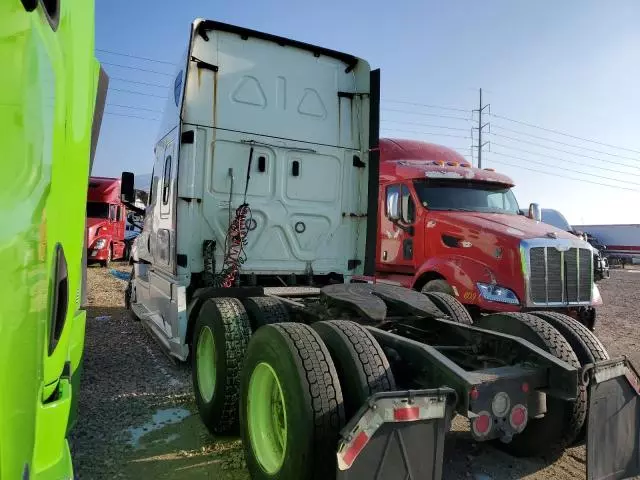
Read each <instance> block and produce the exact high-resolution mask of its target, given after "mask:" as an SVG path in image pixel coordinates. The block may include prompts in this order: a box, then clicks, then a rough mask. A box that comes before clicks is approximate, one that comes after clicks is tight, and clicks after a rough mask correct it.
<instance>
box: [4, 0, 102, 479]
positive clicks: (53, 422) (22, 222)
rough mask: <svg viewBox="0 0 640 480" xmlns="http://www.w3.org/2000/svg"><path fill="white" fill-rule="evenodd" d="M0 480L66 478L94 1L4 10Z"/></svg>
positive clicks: (97, 94) (79, 318) (10, 5)
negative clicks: (0, 479)
mask: <svg viewBox="0 0 640 480" xmlns="http://www.w3.org/2000/svg"><path fill="white" fill-rule="evenodd" d="M0 72H1V73H0V143H1V144H2V146H3V152H2V156H0V165H1V166H2V175H1V176H0V225H2V227H0V384H1V385H2V392H1V393H0V478H2V479H3V480H4V479H7V480H9V479H20V478H23V479H27V478H31V479H33V478H38V479H49V478H55V479H60V478H72V477H73V467H72V464H71V457H70V454H69V446H68V443H67V440H66V437H67V432H68V430H69V428H70V427H71V425H72V424H73V418H74V411H75V404H74V401H75V399H76V398H77V393H76V392H77V388H78V384H79V377H80V372H81V365H82V352H83V346H84V330H85V318H86V313H85V311H84V310H83V309H82V303H83V302H82V300H83V295H84V292H83V285H84V278H83V277H84V271H85V269H84V263H85V262H84V259H85V247H84V235H85V233H84V232H85V202H86V195H87V187H88V177H89V174H90V170H91V164H92V160H93V155H94V152H95V146H96V142H97V137H98V133H99V129H100V123H101V119H102V111H103V108H104V99H105V96H106V85H107V77H106V75H104V73H103V72H102V70H101V69H100V65H99V64H98V62H97V61H96V59H95V55H94V2H93V1H82V0H64V1H60V0H22V1H20V0H2V1H1V2H0Z"/></svg>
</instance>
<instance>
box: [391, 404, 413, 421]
mask: <svg viewBox="0 0 640 480" xmlns="http://www.w3.org/2000/svg"><path fill="white" fill-rule="evenodd" d="M419 418H420V407H403V408H396V409H395V410H394V411H393V420H394V421H396V422H408V421H411V420H418V419H419Z"/></svg>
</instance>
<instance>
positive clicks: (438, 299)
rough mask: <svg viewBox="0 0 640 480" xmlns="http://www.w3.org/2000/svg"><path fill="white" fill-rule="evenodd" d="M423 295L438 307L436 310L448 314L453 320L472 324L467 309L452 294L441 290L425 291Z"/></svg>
mask: <svg viewBox="0 0 640 480" xmlns="http://www.w3.org/2000/svg"><path fill="white" fill-rule="evenodd" d="M425 295H426V296H427V297H428V298H429V300H431V301H432V302H433V303H434V304H435V306H436V307H438V310H440V311H441V312H442V313H444V314H446V315H449V316H450V317H451V318H452V319H453V321H455V322H458V323H464V324H465V325H473V319H472V318H471V314H470V313H469V311H468V310H467V309H466V308H465V306H464V305H463V304H462V303H460V302H459V301H458V299H456V298H455V297H453V296H452V295H449V294H447V293H442V292H426V293H425Z"/></svg>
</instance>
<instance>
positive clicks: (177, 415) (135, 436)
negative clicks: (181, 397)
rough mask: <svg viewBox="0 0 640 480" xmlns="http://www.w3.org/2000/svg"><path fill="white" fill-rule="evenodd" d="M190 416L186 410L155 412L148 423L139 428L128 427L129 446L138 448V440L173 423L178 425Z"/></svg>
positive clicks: (173, 409)
mask: <svg viewBox="0 0 640 480" xmlns="http://www.w3.org/2000/svg"><path fill="white" fill-rule="evenodd" d="M189 415H191V412H190V411H189V410H187V409H186V408H165V409H162V410H157V411H156V413H154V414H153V417H152V418H151V421H150V422H147V423H145V424H144V425H141V426H140V427H129V428H128V429H127V431H128V432H129V434H130V435H131V439H130V440H129V445H131V446H133V447H135V448H138V447H139V446H140V439H141V438H142V437H143V436H144V435H147V434H148V433H151V432H153V431H155V430H160V429H161V428H163V427H165V426H167V425H171V424H173V423H180V422H182V420H184V419H185V418H187V417H188V416H189ZM173 440H175V438H171V440H167V442H169V441H173Z"/></svg>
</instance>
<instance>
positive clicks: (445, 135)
mask: <svg viewBox="0 0 640 480" xmlns="http://www.w3.org/2000/svg"><path fill="white" fill-rule="evenodd" d="M382 130H389V131H390V132H405V133H419V134H422V135H432V136H434V137H451V138H464V139H467V140H471V137H470V136H462V135H451V134H449V133H436V132H421V131H417V130H403V129H401V128H388V127H384V128H383V129H382Z"/></svg>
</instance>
